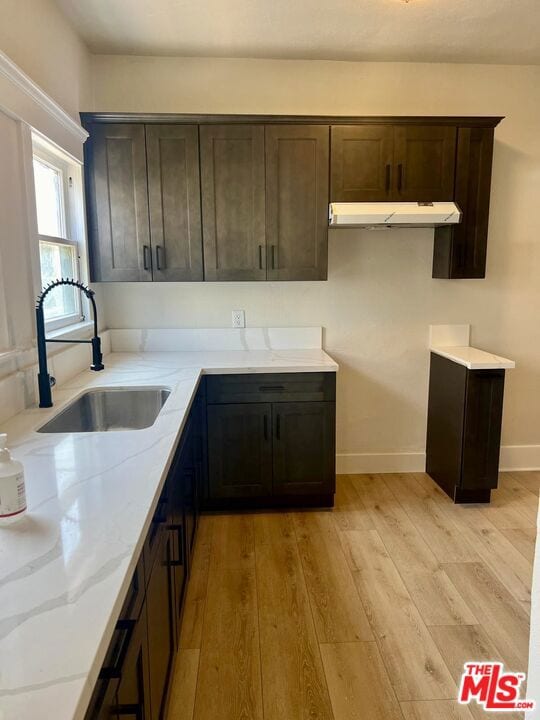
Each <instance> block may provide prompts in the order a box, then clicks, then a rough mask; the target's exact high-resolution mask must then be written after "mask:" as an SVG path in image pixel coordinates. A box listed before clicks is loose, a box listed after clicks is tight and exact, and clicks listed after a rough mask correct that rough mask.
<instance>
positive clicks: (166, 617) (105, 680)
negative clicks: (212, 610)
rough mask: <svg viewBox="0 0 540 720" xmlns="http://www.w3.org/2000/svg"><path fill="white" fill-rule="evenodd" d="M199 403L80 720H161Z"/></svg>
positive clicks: (192, 513)
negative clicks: (89, 699) (89, 698)
mask: <svg viewBox="0 0 540 720" xmlns="http://www.w3.org/2000/svg"><path fill="white" fill-rule="evenodd" d="M201 389H204V383H203V384H202V385H201ZM201 402H202V400H201V397H200V396H197V397H196V398H195V401H194V404H193V409H192V411H191V413H190V416H189V418H188V421H187V423H186V427H185V429H184V432H183V433H182V437H181V439H180V442H179V444H178V448H177V451H176V454H175V457H174V459H173V462H172V464H171V469H170V471H169V475H168V477H167V480H166V482H165V486H164V488H163V491H162V493H161V496H160V498H159V501H158V503H157V506H156V509H155V512H154V516H153V518H152V522H151V524H150V529H149V531H148V534H147V537H146V540H145V543H144V547H143V551H142V553H141V557H140V559H139V562H138V564H137V567H136V569H135V572H134V575H133V579H132V581H131V583H130V587H129V589H128V593H127V596H126V600H125V602H124V606H123V608H122V611H121V613H120V616H119V620H118V622H117V626H116V629H115V632H114V635H113V638H112V640H111V643H110V646H109V649H108V651H107V654H106V657H105V661H104V664H103V667H102V670H101V673H100V676H99V679H98V682H97V684H96V687H95V690H94V693H93V696H92V699H91V702H90V705H89V708H88V711H87V714H86V718H85V720H122V718H124V717H125V718H128V719H129V718H131V719H133V720H163V718H165V717H166V708H167V701H168V690H169V683H170V677H171V670H172V666H173V662H174V656H175V652H176V650H177V648H178V638H179V635H180V620H181V616H182V603H183V599H184V594H185V587H186V583H187V579H188V575H189V562H190V550H189V548H193V545H194V542H195V533H196V529H197V517H198V513H199V503H198V498H199V487H198V485H199V482H200V478H201V477H202V474H203V470H202V468H203V466H204V462H205V460H206V454H205V453H204V447H203V445H202V438H203V437H204V432H203V431H202V430H200V428H199V427H198V426H199V424H200V422H201V418H202V415H201V412H200V409H201Z"/></svg>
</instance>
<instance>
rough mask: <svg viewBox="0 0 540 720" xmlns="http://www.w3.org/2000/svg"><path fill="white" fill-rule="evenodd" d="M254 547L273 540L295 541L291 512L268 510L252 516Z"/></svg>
mask: <svg viewBox="0 0 540 720" xmlns="http://www.w3.org/2000/svg"><path fill="white" fill-rule="evenodd" d="M253 526H254V536H255V547H256V548H257V547H259V546H260V545H267V544H269V543H273V542H292V543H296V534H295V530H294V520H293V516H292V513H283V512H269V513H257V514H256V515H254V516H253Z"/></svg>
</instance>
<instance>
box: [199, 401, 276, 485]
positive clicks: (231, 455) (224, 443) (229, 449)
mask: <svg viewBox="0 0 540 720" xmlns="http://www.w3.org/2000/svg"><path fill="white" fill-rule="evenodd" d="M271 408H272V406H271V405H270V403H239V404H235V405H229V404H227V405H209V406H208V411H207V412H208V473H209V478H210V488H211V495H212V497H213V498H220V497H223V498H234V497H241V498H245V497H262V496H266V495H271V494H272V444H271V437H270V433H271V427H270V425H271V422H272V416H271Z"/></svg>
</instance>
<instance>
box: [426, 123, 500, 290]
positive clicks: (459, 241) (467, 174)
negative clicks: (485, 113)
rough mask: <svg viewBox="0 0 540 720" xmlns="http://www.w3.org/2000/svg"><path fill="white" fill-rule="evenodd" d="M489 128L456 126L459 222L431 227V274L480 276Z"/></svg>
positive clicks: (487, 191)
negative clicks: (432, 248)
mask: <svg viewBox="0 0 540 720" xmlns="http://www.w3.org/2000/svg"><path fill="white" fill-rule="evenodd" d="M493 134H494V131H493V128H467V127H464V128H459V130H458V145H457V164H456V187H455V202H456V203H457V204H458V206H459V208H460V209H461V211H462V213H463V219H462V221H461V223H460V224H459V225H453V226H452V227H441V228H436V229H435V249H434V255H433V277H434V278H483V277H485V274H486V254H487V239H488V221H489V199H490V188H491V167H492V160H493Z"/></svg>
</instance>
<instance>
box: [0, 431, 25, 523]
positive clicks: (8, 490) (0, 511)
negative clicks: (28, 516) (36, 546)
mask: <svg viewBox="0 0 540 720" xmlns="http://www.w3.org/2000/svg"><path fill="white" fill-rule="evenodd" d="M6 443H7V435H6V434H5V433H0V527H1V526H2V525H10V524H11V523H13V522H16V521H17V520H19V519H20V518H22V516H23V515H24V513H25V512H26V490H25V485H24V469H23V466H22V465H21V463H20V462H18V461H17V460H13V459H12V457H11V455H10V453H9V450H8V449H7V447H6Z"/></svg>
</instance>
